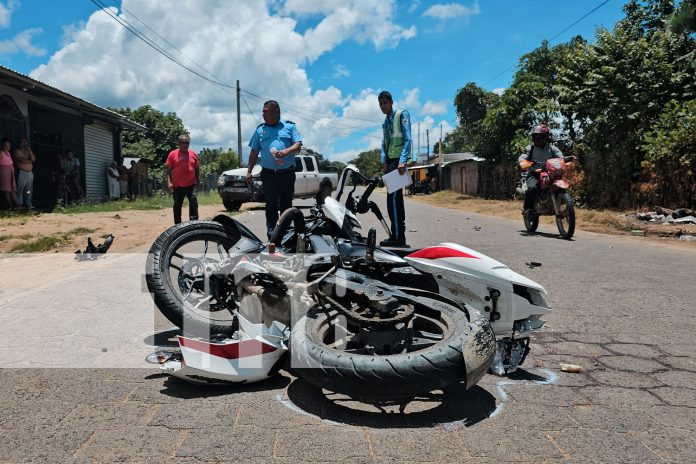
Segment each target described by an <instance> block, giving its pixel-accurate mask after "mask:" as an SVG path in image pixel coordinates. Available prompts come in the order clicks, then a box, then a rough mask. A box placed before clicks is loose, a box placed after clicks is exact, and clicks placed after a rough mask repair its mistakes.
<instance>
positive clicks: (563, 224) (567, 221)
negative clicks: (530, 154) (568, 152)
mask: <svg viewBox="0 0 696 464" xmlns="http://www.w3.org/2000/svg"><path fill="white" fill-rule="evenodd" d="M573 159H574V157H573V156H566V157H565V158H564V159H561V158H551V159H550V160H548V161H546V164H545V165H544V166H539V164H536V166H537V167H534V166H535V164H534V163H532V162H531V161H527V160H524V161H521V162H520V167H521V168H522V180H521V193H523V194H524V193H525V192H526V190H527V177H528V176H529V173H530V171H531V172H534V173H537V174H538V175H539V194H538V195H537V198H536V201H535V203H534V208H533V209H532V210H530V211H529V212H527V213H525V212H523V213H522V214H523V218H524V226H525V228H526V229H527V232H535V231H536V230H537V227H539V216H555V217H556V226H558V232H559V233H560V234H561V237H563V238H564V239H566V240H570V238H571V237H572V236H573V233H575V208H574V207H573V199H572V198H571V196H570V194H569V193H568V191H567V189H568V187H569V184H568V182H567V181H566V180H565V179H564V178H563V174H564V173H566V172H567V170H568V169H569V168H570V161H572V160H573ZM532 168H534V169H533V171H532Z"/></svg>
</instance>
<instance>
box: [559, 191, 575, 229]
mask: <svg viewBox="0 0 696 464" xmlns="http://www.w3.org/2000/svg"><path fill="white" fill-rule="evenodd" d="M559 200H560V202H559V209H560V211H559V215H558V216H556V226H557V227H558V233H559V234H561V237H563V238H564V239H566V240H570V239H571V237H572V236H573V234H574V233H575V207H574V206H573V199H572V198H571V196H570V194H569V193H568V192H564V193H563V194H562V195H560V196H559Z"/></svg>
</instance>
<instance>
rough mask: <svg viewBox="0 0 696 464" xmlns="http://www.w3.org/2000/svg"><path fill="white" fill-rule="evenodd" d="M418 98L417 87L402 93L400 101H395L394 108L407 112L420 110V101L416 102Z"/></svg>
mask: <svg viewBox="0 0 696 464" xmlns="http://www.w3.org/2000/svg"><path fill="white" fill-rule="evenodd" d="M419 96H420V89H419V88H418V87H416V88H413V89H411V90H406V91H404V98H403V99H401V100H396V101H395V102H394V106H396V107H397V108H403V109H406V110H409V111H413V110H416V109H418V108H420V106H421V105H420V101H419V100H418V98H419Z"/></svg>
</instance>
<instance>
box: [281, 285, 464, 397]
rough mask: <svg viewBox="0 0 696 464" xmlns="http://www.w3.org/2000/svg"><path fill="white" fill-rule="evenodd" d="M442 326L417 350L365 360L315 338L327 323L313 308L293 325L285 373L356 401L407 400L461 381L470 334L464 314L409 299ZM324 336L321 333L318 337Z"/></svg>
mask: <svg viewBox="0 0 696 464" xmlns="http://www.w3.org/2000/svg"><path fill="white" fill-rule="evenodd" d="M414 299H416V300H419V301H420V302H421V303H423V305H425V306H427V307H428V308H431V309H430V311H434V312H435V313H439V315H440V316H439V317H440V318H441V320H442V321H444V322H445V323H446V326H447V328H446V330H444V331H443V332H444V333H443V334H442V339H441V340H439V341H437V342H435V343H434V344H433V345H430V346H428V347H425V348H424V349H422V350H418V351H413V352H408V353H403V354H394V355H370V354H367V355H366V354H355V353H350V352H347V351H341V350H338V349H335V348H333V347H331V346H329V345H327V344H326V343H325V342H324V341H323V340H322V339H321V336H320V334H321V333H322V332H323V330H324V329H325V328H326V327H327V325H330V324H331V323H332V322H331V320H329V318H328V316H327V312H326V309H324V308H322V307H316V308H313V309H311V310H310V311H308V313H307V315H306V316H304V317H303V318H301V319H300V320H299V321H297V322H296V323H295V325H294V326H293V330H292V335H291V341H292V344H291V348H290V350H291V362H292V363H291V369H292V371H293V372H294V373H295V374H296V375H297V376H298V377H301V378H302V379H304V380H306V381H308V382H309V383H311V384H312V385H314V386H316V387H319V388H325V389H327V390H329V391H332V392H336V393H341V394H345V395H348V396H350V397H352V398H356V399H360V400H376V401H385V400H394V399H400V398H413V397H416V396H418V395H421V394H425V393H428V392H430V391H433V390H440V389H444V388H447V387H449V386H452V385H454V384H456V383H459V382H461V381H465V379H466V365H465V362H464V357H463V353H462V350H463V345H464V343H466V342H467V337H468V336H469V334H470V333H471V331H472V327H473V326H470V325H469V321H468V319H467V317H466V315H465V314H464V313H463V312H462V311H461V310H460V309H458V308H456V307H454V306H452V305H450V304H447V303H445V302H442V301H439V300H435V299H433V298H427V297H417V298H414ZM324 333H325V332H324Z"/></svg>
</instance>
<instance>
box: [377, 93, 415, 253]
mask: <svg viewBox="0 0 696 464" xmlns="http://www.w3.org/2000/svg"><path fill="white" fill-rule="evenodd" d="M377 100H378V101H379V108H380V109H381V110H382V113H384V114H385V115H386V118H385V119H384V124H382V132H383V135H384V138H383V139H382V155H381V157H380V161H381V163H382V169H383V171H384V173H385V174H386V173H389V172H391V171H393V170H395V169H398V171H399V174H404V173H405V172H406V161H407V160H408V158H409V157H410V156H411V118H410V116H409V114H408V111H406V110H394V108H393V105H394V102H393V100H392V96H391V94H390V93H389V92H387V91H383V92H381V93H380V94H379V96H378V97H377ZM387 211H388V212H389V219H390V220H391V237H390V238H388V239H386V240H382V241H381V242H380V246H385V247H406V246H407V245H406V212H405V211H404V195H403V191H402V190H401V189H399V190H397V191H396V192H392V193H389V194H387Z"/></svg>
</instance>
